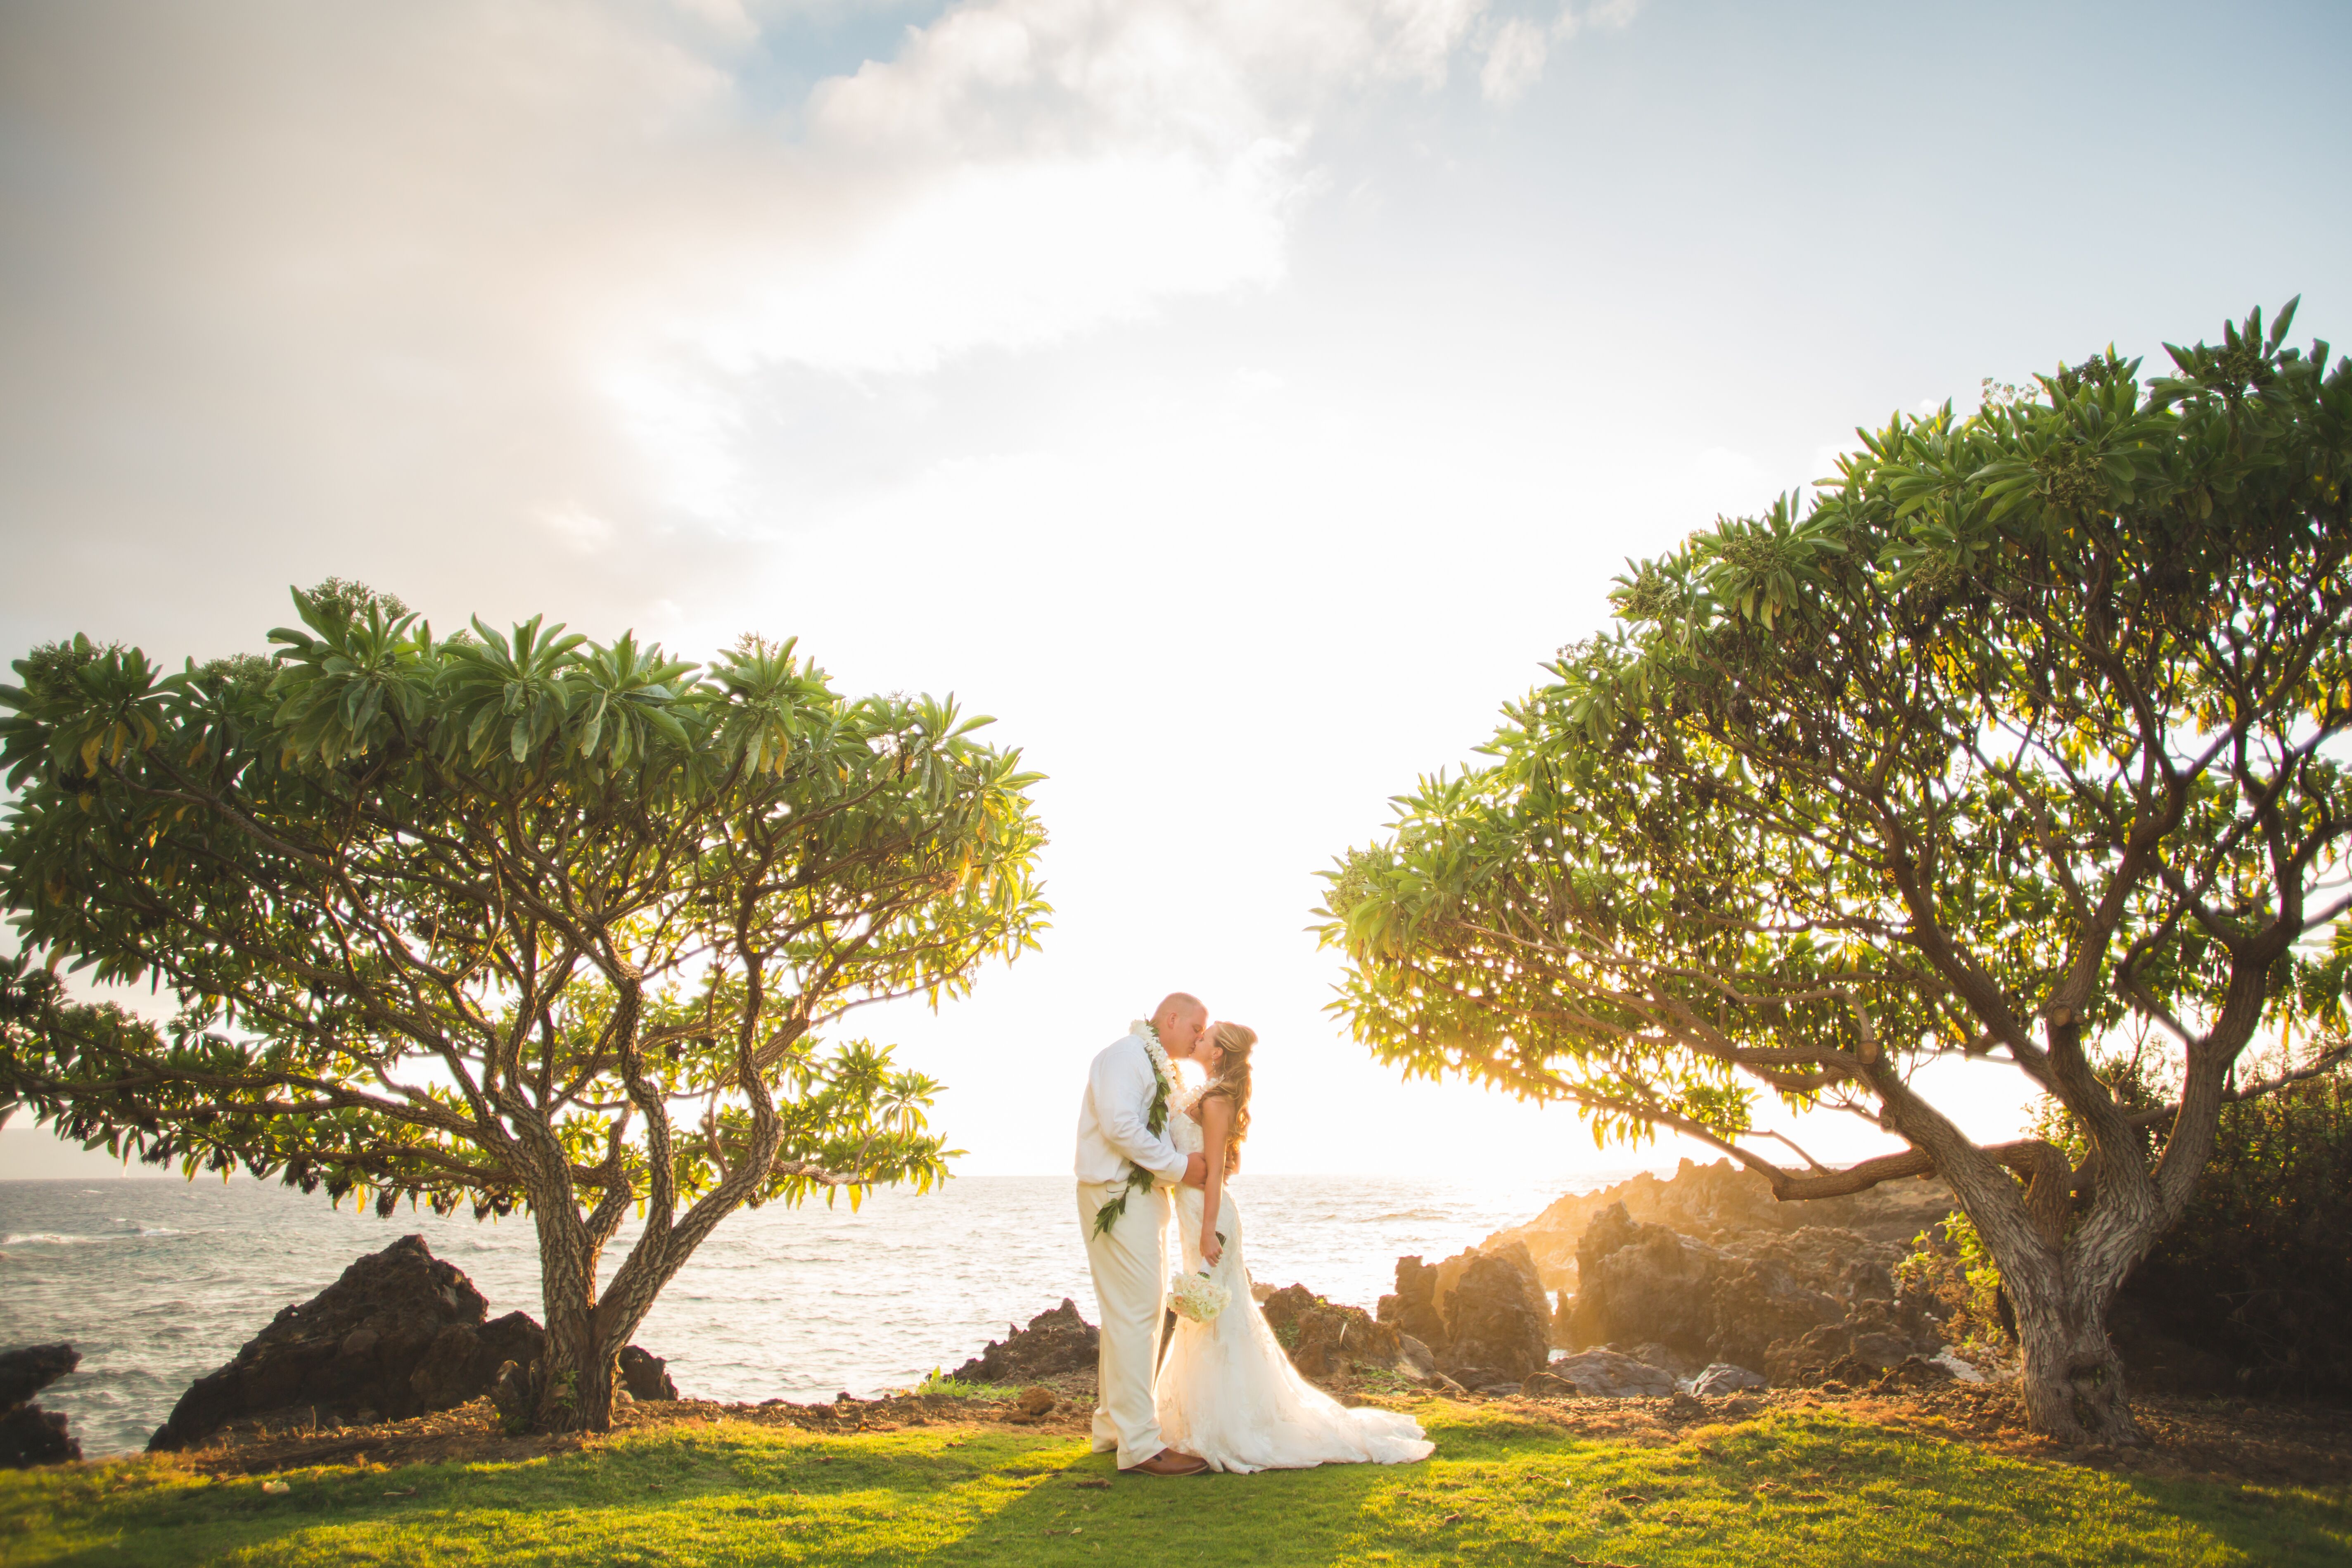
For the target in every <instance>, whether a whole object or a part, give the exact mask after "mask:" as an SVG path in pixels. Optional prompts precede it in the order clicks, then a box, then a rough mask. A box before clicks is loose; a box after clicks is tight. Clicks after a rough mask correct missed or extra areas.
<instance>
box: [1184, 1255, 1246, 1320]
mask: <svg viewBox="0 0 2352 1568" xmlns="http://www.w3.org/2000/svg"><path fill="white" fill-rule="evenodd" d="M1233 1299H1234V1293H1233V1292H1232V1291H1230V1290H1228V1289H1225V1288H1224V1287H1223V1285H1214V1284H1211V1283H1210V1281H1209V1271H1208V1270H1207V1269H1205V1268H1203V1269H1202V1270H1201V1272H1199V1273H1198V1274H1178V1275H1175V1276H1173V1277H1171V1279H1169V1281H1168V1306H1169V1310H1171V1311H1173V1312H1175V1313H1176V1315H1177V1316H1179V1317H1182V1318H1190V1319H1191V1320H1192V1321H1194V1322H1196V1323H1205V1322H1207V1321H1209V1320H1210V1319H1212V1318H1213V1317H1215V1316H1216V1315H1217V1314H1218V1313H1219V1312H1222V1311H1223V1310H1225V1304H1226V1303H1227V1302H1229V1301H1231V1300H1233Z"/></svg>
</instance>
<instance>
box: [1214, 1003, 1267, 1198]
mask: <svg viewBox="0 0 2352 1568" xmlns="http://www.w3.org/2000/svg"><path fill="white" fill-rule="evenodd" d="M1209 1042H1210V1043H1211V1044H1212V1045H1213V1046H1216V1047H1218V1048H1219V1049H1221V1050H1223V1052H1224V1053H1225V1058H1224V1066H1223V1068H1222V1069H1221V1070H1220V1071H1219V1072H1218V1074H1217V1076H1216V1077H1214V1078H1213V1079H1210V1080H1209V1083H1208V1087H1207V1088H1205V1089H1202V1090H1201V1098H1202V1100H1206V1099H1208V1098H1209V1097H1210V1096H1211V1095H1223V1097H1224V1098H1225V1099H1227V1100H1232V1101H1233V1102H1234V1131H1233V1133H1232V1135H1231V1136H1230V1137H1228V1138H1227V1139H1226V1140H1225V1174H1227V1175H1229V1176H1230V1175H1232V1174H1233V1173H1234V1172H1235V1171H1237V1170H1239V1169H1241V1163H1242V1140H1243V1139H1244V1138H1247V1137H1248V1136H1249V1124H1250V1109H1249V1102H1250V1051H1251V1049H1252V1047H1255V1046H1256V1044H1257V1031H1256V1030H1255V1029H1253V1028H1251V1027H1250V1026H1248V1025H1246V1024H1220V1025H1218V1026H1216V1027H1215V1028H1214V1029H1213V1030H1212V1031H1211V1032H1210V1034H1209Z"/></svg>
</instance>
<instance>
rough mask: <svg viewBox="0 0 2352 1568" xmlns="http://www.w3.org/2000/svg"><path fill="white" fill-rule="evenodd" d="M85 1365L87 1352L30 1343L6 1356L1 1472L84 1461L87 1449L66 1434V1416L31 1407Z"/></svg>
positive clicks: (1, 1385) (1, 1362) (0, 1368)
mask: <svg viewBox="0 0 2352 1568" xmlns="http://www.w3.org/2000/svg"><path fill="white" fill-rule="evenodd" d="M80 1364H81V1352H79V1351H77V1350H75V1349H74V1348H73V1346H71V1345H64V1344H58V1345H26V1347H25V1348H24V1349H22V1350H14V1351H9V1352H6V1353H5V1354H0V1469H9V1470H21V1469H25V1468H27V1467H29V1466H33V1465H57V1464H63V1463H64V1462H65V1461H66V1460H68V1459H79V1458H81V1445H80V1444H79V1443H77V1442H75V1441H74V1440H73V1439H72V1438H71V1437H68V1436H66V1418H65V1417H64V1416H63V1415H59V1414H58V1413H57V1412H56V1411H52V1410H44V1409H42V1408H41V1407H40V1406H39V1405H34V1404H32V1403H30V1401H31V1399H32V1397H33V1395H35V1394H38V1393H40V1392H41V1390H43V1389H45V1388H47V1387H48V1385H49V1384H53V1383H55V1382H57V1380H58V1379H59V1378H61V1377H63V1376H64V1375H65V1374H66V1373H69V1372H71V1371H72V1370H73V1369H74V1368H75V1367H77V1366H79V1365H80Z"/></svg>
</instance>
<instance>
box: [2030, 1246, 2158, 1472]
mask: <svg viewBox="0 0 2352 1568" xmlns="http://www.w3.org/2000/svg"><path fill="white" fill-rule="evenodd" d="M2074 1253H2075V1248H2074V1247H2067V1248H2064V1249H2063V1250H2062V1251H2060V1252H2058V1253H2057V1254H2055V1255H2054V1256H2053V1257H2050V1258H2047V1259H2046V1260H2038V1261H2042V1262H2043V1266H2042V1267H2035V1266H2032V1265H2029V1266H2028V1267H2026V1268H2020V1269H2016V1270H2011V1269H2009V1268H2003V1269H2002V1271H2001V1284H2002V1287H2003V1289H2005V1290H2006V1291H2007V1293H2008V1295H2009V1299H2010V1303H2011V1306H2012V1307H2013V1308H2014V1310H2015V1311H2016V1314H2017V1343H2018V1348H2019V1350H2020V1351H2021V1352H2022V1359H2023V1362H2024V1370H2023V1373H2022V1381H2023V1384H2024V1394H2025V1415H2026V1424H2027V1426H2030V1427H2031V1428H2032V1430H2034V1431H2036V1432H2040V1433H2042V1434H2043V1435H2044V1436H2051V1437H2055V1438H2057V1439H2059V1440H2060V1441H2061V1442H2066V1443H2104V1444H2106V1445H2108V1446H2110V1447H2134V1446H2137V1445H2138V1444H2140V1443H2142V1442H2145V1441H2146V1439H2145V1438H2143V1437H2142V1436H2140V1431H2139V1428H2138V1426H2136V1425H2134V1423H2133V1421H2132V1416H2131V1407H2130V1406H2129V1405H2126V1403H2125V1402H2124V1363H2123V1358H2122V1357H2120V1356H2118V1355H2117V1354H2116V1348H2115V1346H2114V1345H2113V1344H2111V1343H2109V1342H2108V1341H2107V1313H2106V1308H2107V1303H2108V1302H2109V1301H2111V1300H2114V1299H2115V1294H2116V1288H2117V1287H2118V1286H2120V1284H2121V1279H2120V1277H2118V1278H2117V1279H2116V1280H2115V1281H2113V1282H2104V1288H2102V1287H2103V1281H2102V1280H2101V1279H2098V1278H2096V1276H2097V1275H2098V1274H2101V1273H2104V1272H2105V1270H2099V1269H2095V1268H2086V1267H2085V1265H2084V1259H2082V1258H2078V1257H2076V1256H2074ZM2086 1276H2087V1277H2086Z"/></svg>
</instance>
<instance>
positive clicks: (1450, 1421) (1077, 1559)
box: [0, 1400, 2352, 1568]
mask: <svg viewBox="0 0 2352 1568" xmlns="http://www.w3.org/2000/svg"><path fill="white" fill-rule="evenodd" d="M1419 1414H1420V1417H1421V1419H1422V1421H1423V1425H1424V1426H1427V1427H1428V1429H1429V1432H1430V1436H1432V1437H1433V1438H1434V1439H1435V1440H1436V1442H1437V1445H1438V1452H1437V1457H1436V1458H1433V1459H1432V1460H1431V1461H1429V1462H1428V1463H1427V1464H1423V1465H1413V1466H1402V1467H1396V1468H1371V1467H1369V1466H1350V1467H1335V1468H1329V1469H1323V1470H1313V1471H1294V1472H1285V1473H1278V1474H1268V1475H1258V1476H1213V1477H1208V1478H1204V1479H1194V1480H1181V1481H1139V1480H1117V1481H1114V1480H1112V1479H1111V1475H1112V1470H1111V1463H1110V1460H1109V1458H1108V1457H1107V1456H1096V1455H1093V1454H1090V1453H1088V1452H1087V1445H1086V1444H1085V1443H1084V1442H1083V1441H1079V1440H1073V1439H1071V1438H1069V1437H1066V1436H1037V1435H1034V1434H1017V1433H1011V1432H1006V1431H1003V1430H1002V1429H1000V1428H982V1427H974V1426H942V1427H932V1428H923V1429H910V1430H904V1431H898V1432H890V1433H882V1434H872V1435H866V1436H832V1435H827V1434H820V1433H810V1432H805V1431H799V1430H794V1429H790V1428H775V1427H768V1426H754V1425H751V1424H748V1423H743V1422H728V1421H721V1422H717V1423H712V1424H707V1425H697V1426H672V1427H667V1428H661V1429H656V1430H651V1431H645V1432H633V1433H626V1434H622V1435H619V1436H615V1437H614V1439H613V1440H612V1441H611V1442H610V1444H609V1445H607V1446H605V1447H602V1448H601V1449H597V1450H593V1451H590V1452H584V1453H576V1454H568V1455H563V1456H561V1457H556V1458H539V1459H531V1460H527V1461H524V1462H520V1463H499V1464H443V1465H416V1466H410V1467H405V1468H397V1469H383V1468H366V1467H362V1468H349V1467H343V1468H321V1469H311V1470H299V1471H292V1472H289V1473H287V1474H286V1475H284V1476H282V1477H278V1478H275V1479H273V1480H272V1481H271V1483H270V1484H272V1485H283V1486H284V1487H285V1489H284V1490H283V1491H280V1492H276V1493H268V1492H265V1491H264V1490H263V1489H262V1488H263V1484H264V1483H263V1481H262V1480H261V1479H257V1478H252V1479H234V1480H216V1479H213V1480H208V1479H205V1478H204V1477H202V1476H199V1475H196V1474H194V1473H193V1472H191V1471H190V1470H188V1469H187V1468H184V1466H182V1465H180V1464H178V1463H175V1462H173V1461H168V1460H165V1461H158V1460H146V1459H132V1460H124V1461H121V1462H116V1463H111V1464H104V1465H94V1466H88V1467H81V1468H65V1469H58V1470H47V1471H29V1472H21V1473H15V1474H0V1563H9V1564H32V1563H75V1564H93V1565H94V1564H100V1563H142V1564H144V1563H431V1564H435V1565H436V1568H438V1565H456V1564H467V1563H580V1564H621V1563H824V1564H835V1563H937V1564H941V1565H945V1564H951V1563H975V1564H978V1563H1021V1564H1050V1563H1074V1564H1076V1563H1147V1564H1150V1568H1163V1565H1164V1568H1182V1565H1184V1564H1189V1563H1206V1564H1213V1565H1219V1568H1223V1565H1227V1564H1239V1563H1246V1564H1256V1563H1497V1564H1500V1563H1612V1564H1637V1565H1639V1568H1677V1565H1682V1564H1700V1563H1707V1564H1715V1563H1722V1564H1740V1565H1742V1568H1750V1565H1754V1564H1759V1563H1760V1564H1770V1565H1774V1568H1813V1565H1816V1564H1819V1565H1824V1568H1827V1565H1843V1564H1865V1563H1869V1564H1878V1563H1935V1564H1949V1565H1951V1568H1961V1565H1972V1564H1979V1563H2000V1564H2019V1563H2083V1564H2099V1565H2101V1568H2106V1565H2110V1564H2127V1563H2261V1564H2263V1565H2265V1568H2290V1565H2293V1564H2303V1563H2309V1564H2313V1565H2314V1568H2317V1565H2319V1564H2329V1565H2333V1568H2341V1565H2342V1564H2344V1563H2352V1493H2347V1491H2346V1490H2345V1489H2341V1488H2323V1489H2309V1488H2266V1487H2240V1486H2236V1485H2231V1484H2226V1483H2222V1482H2218V1481H2212V1480H2195V1481H2191V1480H2177V1481H2176V1480H2156V1479H2147V1478H2145V1477H2138V1476H2132V1475H2128V1474H2122V1473H2107V1472H2103V1471H2100V1470H2096V1469H2091V1468H2080V1467H2075V1466H2071V1465H2059V1464H2050V1463H2043V1462H2040V1461H2032V1460H2025V1459H2019V1458H2009V1457H2005V1456H2002V1455H1999V1454H1995V1453H1990V1452H1988V1451H1986V1450H1985V1449H1983V1448H1981V1447H1975V1446H1972V1445H1970V1444H1969V1443H1968V1442H1965V1441H1962V1440H1958V1439H1955V1438H1945V1437H1940V1436H1922V1435H1919V1434H1916V1433H1906V1432H1902V1431H1897V1430H1893V1429H1890V1428H1887V1427H1884V1426H1870V1425H1865V1424H1863V1423H1860V1422H1857V1421H1855V1420H1853V1419H1852V1418H1850V1417H1848V1416H1846V1415H1843V1414H1840V1413H1838V1412H1837V1411H1835V1410H1832V1409H1819V1410H1802V1409H1799V1410H1790V1409H1778V1410H1771V1411H1767V1412H1765V1413H1764V1414H1763V1415H1760V1416H1759V1417H1758V1418H1757V1419H1755V1420H1752V1421H1747V1422H1742V1423H1739V1424H1737V1425H1730V1426H1702V1427H1697V1428H1694V1429H1692V1430H1691V1431H1690V1432H1688V1433H1687V1434H1686V1435H1685V1436H1684V1437H1683V1439H1682V1440H1681V1441H1679V1442H1676V1443H1673V1444H1670V1445H1667V1446H1663V1447H1637V1446H1633V1445H1631V1444H1619V1443H1608V1442H1599V1441H1594V1440H1591V1439H1590V1438H1582V1437H1578V1436H1573V1435H1570V1434H1568V1433H1564V1432H1562V1431H1561V1430H1559V1428H1558V1427H1555V1426H1549V1425H1546V1424H1544V1423H1542V1422H1540V1421H1533V1420H1528V1419H1526V1418H1524V1417H1523V1416H1520V1415H1513V1414H1511V1413H1510V1412H1508V1411H1507V1410H1505V1409H1503V1408H1500V1407H1496V1406H1474V1405H1456V1404H1452V1403H1449V1402H1446V1401H1443V1400H1433V1401H1430V1402H1428V1403H1427V1404H1426V1405H1423V1406H1422V1407H1421V1409H1420V1412H1419ZM1105 1483H1108V1484H1105Z"/></svg>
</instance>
